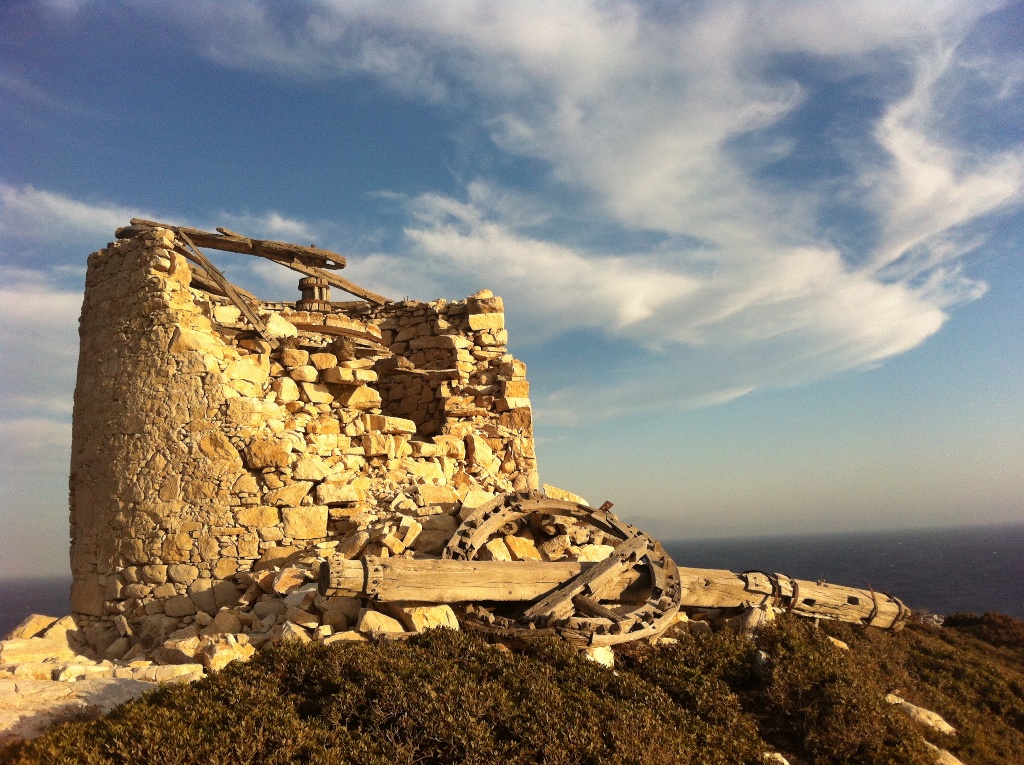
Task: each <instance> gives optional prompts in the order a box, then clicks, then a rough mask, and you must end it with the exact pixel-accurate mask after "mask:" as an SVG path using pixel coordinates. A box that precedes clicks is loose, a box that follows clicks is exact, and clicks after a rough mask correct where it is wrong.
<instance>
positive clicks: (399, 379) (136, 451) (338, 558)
mask: <svg viewBox="0 0 1024 765" xmlns="http://www.w3.org/2000/svg"><path fill="white" fill-rule="evenodd" d="M117 235H118V241H116V242H114V243H112V244H110V245H108V246H107V247H106V248H105V249H104V250H101V251H99V252H96V253H94V254H93V255H92V256H90V258H89V269H88V275H87V278H86V292H85V300H84V304H83V308H82V319H81V327H80V334H81V354H80V359H79V366H78V385H77V388H76V392H75V412H74V428H73V446H72V473H71V535H72V544H71V563H72V571H73V578H74V583H73V589H72V606H73V611H74V617H75V619H76V622H77V623H78V626H79V629H80V633H81V635H82V640H83V643H84V644H86V645H87V646H88V649H87V650H90V651H92V652H93V653H94V654H96V655H100V656H107V657H108V658H111V659H112V660H121V661H123V660H125V659H126V657H127V658H129V659H130V658H133V657H134V658H138V657H140V656H149V657H156V659H157V660H158V661H163V662H171V661H192V660H194V657H196V656H199V655H203V656H206V657H210V656H213V657H215V656H217V655H218V651H221V650H223V651H224V652H228V653H231V655H232V656H234V655H242V654H245V653H246V651H245V650H242V649H241V648H239V646H244V647H247V650H248V652H250V653H251V650H252V647H253V646H258V645H260V644H262V643H265V642H267V641H269V640H276V639H282V638H290V639H297V640H321V641H324V642H332V641H335V640H343V639H361V637H362V636H363V635H365V634H367V633H370V632H378V633H379V632H390V633H395V634H405V633H410V632H414V631H417V630H420V629H423V628H424V627H425V626H430V625H437V624H444V625H446V626H450V627H455V628H459V627H460V626H461V627H462V628H466V629H473V630H476V631H480V632H484V633H487V634H490V635H492V636H494V637H496V638H497V639H509V640H514V639H526V638H530V637H533V636H537V635H558V636H561V637H562V638H564V639H566V640H569V641H571V642H572V643H573V644H575V645H578V646H580V647H597V646H607V645H610V644H614V643H619V642H624V641H628V640H636V639H658V638H659V637H660V636H661V635H663V634H664V633H665V632H666V631H667V630H669V629H670V628H672V627H674V626H675V625H678V624H679V622H680V620H681V619H683V618H684V617H683V616H681V614H689V616H690V617H693V618H696V617H699V616H701V615H710V616H711V617H714V618H718V619H724V618H732V619H733V620H734V622H735V621H736V620H737V619H738V620H739V621H740V622H742V623H743V624H747V625H749V624H753V623H756V622H757V621H759V620H760V619H762V618H768V616H770V614H772V613H775V612H778V611H792V612H795V613H798V614H802V615H807V616H815V617H821V618H834V619H842V620H845V621H853V622H859V623H863V624H868V625H873V626H882V627H898V626H899V625H900V624H901V623H902V621H903V620H904V619H905V618H906V609H905V608H904V607H903V605H902V604H901V603H900V602H899V601H898V600H897V599H895V598H891V597H889V596H887V595H882V594H878V593H874V592H873V591H870V590H854V589H850V588H844V587H835V586H832V585H826V584H824V583H812V582H797V581H795V580H793V579H790V578H789V577H786V576H783V575H777V574H770V573H760V572H747V573H744V574H733V573H731V572H727V571H706V570H702V569H687V568H679V567H678V566H677V565H676V563H675V562H674V561H672V559H671V558H670V557H669V556H668V555H667V554H666V552H665V550H664V549H663V548H662V546H661V545H660V544H659V543H658V542H657V541H656V540H654V539H652V538H651V537H649V536H648V535H646V534H644V533H643V532H642V531H640V530H638V529H636V528H634V527H633V526H630V525H629V524H626V523H623V522H622V521H620V520H619V519H618V518H616V517H615V515H613V514H612V513H611V511H610V507H611V506H610V504H607V503H606V505H605V506H602V507H601V508H596V509H595V508H591V507H589V506H588V505H587V504H586V503H585V502H583V501H582V500H581V499H580V498H579V497H576V496H575V495H572V494H569V493H568V492H562V491H560V490H556V489H553V488H552V487H547V486H545V487H544V490H543V491H542V490H541V484H540V481H539V477H538V471H537V461H536V456H535V452H534V444H533V419H532V411H531V408H530V401H529V383H528V382H527V380H526V368H525V365H524V364H523V363H522V362H520V361H518V360H516V359H515V358H513V357H512V355H511V354H509V353H508V350H507V340H508V335H507V332H506V329H505V324H504V312H503V311H504V307H503V303H502V300H501V298H499V297H494V296H493V295H492V294H491V293H490V292H489V291H486V290H485V291H481V292H479V293H477V294H476V295H473V296H471V297H469V298H468V299H466V300H463V301H457V302H447V301H444V300H436V301H433V302H427V303H423V302H416V301H408V300H405V301H389V300H387V299H386V298H385V297H383V296H381V295H378V294H376V293H373V292H371V291H369V290H366V289H363V288H361V287H359V286H358V285H355V284H353V283H352V282H350V281H348V280H346V279H342V278H341V277H339V276H338V275H337V274H336V273H335V272H336V271H337V270H338V269H340V268H342V267H343V266H344V265H345V260H344V258H342V257H341V256H340V255H337V254H336V253H332V252H328V251H326V250H320V249H318V248H315V247H300V246H297V245H290V244H286V243H282V242H270V241H264V240H258V239H251V238H248V237H245V236H242V235H240V234H236V233H234V232H231V231H229V230H227V229H218V232H217V233H211V232H205V231H199V230H196V229H188V228H184V227H178V226H172V225H167V224H162V223H156V222H153V221H144V220H133V221H132V223H131V225H130V226H128V227H126V228H123V229H120V230H119V231H118V232H117ZM203 249H220V250H227V251H230V252H236V253H245V254H250V255H254V256H258V257H261V258H266V259H269V260H272V261H274V262H276V263H279V264H281V265H284V266H287V267H288V268H291V269H293V270H295V271H297V272H299V273H300V274H301V275H302V279H301V281H300V283H299V284H300V289H301V298H300V299H299V300H298V301H295V302H279V301H278V302H269V301H261V300H259V299H257V298H256V297H255V296H253V295H251V294H249V293H248V292H246V291H244V290H242V289H241V288H239V287H237V286H235V285H232V284H231V283H230V282H229V281H228V280H227V279H226V278H225V277H224V275H223V274H222V273H221V271H220V270H219V269H218V268H217V267H216V266H215V265H214V264H213V262H212V261H211V260H210V259H209V258H208V257H207V256H206V255H205V254H203V252H202V250H203ZM332 287H333V288H336V289H340V290H343V291H346V292H348V293H349V294H351V295H353V296H355V297H356V298H358V299H357V300H354V301H350V302H335V301H332V299H331V294H330V288H332ZM211 646H212V647H211ZM204 652H205V653H204ZM115 654H117V655H115ZM218 661H219V660H216V659H210V662H212V664H209V663H208V665H216V664H218Z"/></svg>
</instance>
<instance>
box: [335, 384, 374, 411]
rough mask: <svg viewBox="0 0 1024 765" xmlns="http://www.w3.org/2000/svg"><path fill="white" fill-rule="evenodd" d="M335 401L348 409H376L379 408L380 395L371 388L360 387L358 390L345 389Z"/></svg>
mask: <svg viewBox="0 0 1024 765" xmlns="http://www.w3.org/2000/svg"><path fill="white" fill-rule="evenodd" d="M337 401H338V403H340V404H341V405H342V406H345V407H348V408H349V409H362V410H366V409H377V408H379V407H380V402H381V399H380V393H378V392H377V391H375V390H374V389H373V388H370V387H367V386H365V385H360V386H359V387H358V388H345V389H343V391H342V393H340V394H339V395H338V396H337Z"/></svg>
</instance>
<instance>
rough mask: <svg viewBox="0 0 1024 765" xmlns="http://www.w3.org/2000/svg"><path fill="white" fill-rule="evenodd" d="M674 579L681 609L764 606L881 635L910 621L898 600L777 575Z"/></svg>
mask: <svg viewBox="0 0 1024 765" xmlns="http://www.w3.org/2000/svg"><path fill="white" fill-rule="evenodd" d="M679 577H680V582H681V584H682V591H683V594H682V605H683V607H684V608H737V607H741V606H747V605H752V606H756V605H760V604H761V603H766V602H767V603H769V604H771V605H774V606H776V607H779V608H783V609H784V610H786V611H792V612H793V613H796V614H799V615H801V616H808V617H817V618H820V619H831V620H835V621H842V622H852V623H854V624H866V625H869V626H872V627H882V628H884V629H899V628H900V627H901V626H902V624H903V622H905V621H906V619H907V617H908V616H909V615H910V612H909V610H908V609H907V607H906V606H905V605H903V603H902V602H901V601H900V600H899V599H898V598H894V597H892V596H891V595H887V594H885V593H880V592H874V591H872V590H861V589H857V588H855V587H844V586H842V585H837V584H828V583H826V582H809V581H804V580H800V579H791V578H790V577H788V576H785V575H782V574H766V573H762V572H753V571H752V572H748V573H746V574H736V573H733V572H732V571H722V570H718V569H699V568H680V569H679ZM773 580H774V581H773Z"/></svg>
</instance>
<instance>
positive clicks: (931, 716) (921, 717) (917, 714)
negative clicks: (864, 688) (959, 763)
mask: <svg viewBox="0 0 1024 765" xmlns="http://www.w3.org/2000/svg"><path fill="white" fill-rule="evenodd" d="M885 700H886V701H888V702H889V703H890V704H893V705H895V706H897V707H899V708H900V709H901V710H903V712H905V713H906V714H907V716H908V717H910V718H911V719H912V720H914V721H915V722H919V723H921V724H922V725H927V726H928V727H929V728H932V729H934V730H937V731H939V732H940V733H947V734H950V735H955V734H956V728H954V727H953V726H952V725H950V724H949V723H948V722H946V721H945V720H944V719H943V718H942V716H941V715H939V714H938V713H936V712H932V711H931V710H930V709H924V708H923V707H919V706H917V705H916V704H911V703H910V702H909V701H906V700H904V699H902V698H900V697H899V696H897V695H896V694H895V693H888V694H886V696H885Z"/></svg>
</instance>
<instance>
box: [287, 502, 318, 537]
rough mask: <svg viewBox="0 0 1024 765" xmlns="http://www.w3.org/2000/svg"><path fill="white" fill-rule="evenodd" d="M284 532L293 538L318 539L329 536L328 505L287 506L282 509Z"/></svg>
mask: <svg viewBox="0 0 1024 765" xmlns="http://www.w3.org/2000/svg"><path fill="white" fill-rule="evenodd" d="M281 515H282V517H283V519H284V533H285V535H286V536H289V537H292V538H293V539H318V538H320V537H325V536H327V507H326V506H324V505H309V506H304V507H286V508H284V509H283V510H282V511H281Z"/></svg>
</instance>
